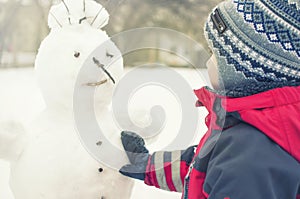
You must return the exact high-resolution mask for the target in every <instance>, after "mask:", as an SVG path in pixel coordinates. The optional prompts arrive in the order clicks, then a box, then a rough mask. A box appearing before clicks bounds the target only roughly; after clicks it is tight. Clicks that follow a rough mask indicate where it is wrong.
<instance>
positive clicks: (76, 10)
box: [0, 0, 133, 199]
mask: <svg viewBox="0 0 300 199" xmlns="http://www.w3.org/2000/svg"><path fill="white" fill-rule="evenodd" d="M108 19H109V14H108V13H107V11H106V10H105V8H104V7H102V6H101V5H100V4H98V3H96V2H95V1H93V0H65V1H61V2H60V3H59V4H57V5H53V6H52V8H51V10H50V12H49V17H48V25H49V27H50V29H51V31H50V33H49V35H48V36H47V37H46V38H45V39H44V41H43V42H42V43H41V46H40V49H39V51H38V54H37V57H36V62H35V70H36V75H37V79H38V84H39V86H40V89H41V91H42V95H43V97H44V100H45V103H46V109H45V110H44V111H43V112H42V113H41V114H40V115H39V116H38V117H37V119H36V120H35V121H34V122H33V123H32V125H30V126H29V127H26V131H24V130H23V129H22V126H19V127H18V128H17V127H16V126H13V128H11V127H8V129H7V131H5V130H4V131H1V132H0V138H1V139H0V158H3V159H6V160H9V161H10V163H11V164H10V165H11V173H10V187H11V190H12V192H13V194H14V197H15V198H16V199H70V198H72V199H82V198H85V199H115V198H118V199H119V198H122V199H126V198H130V195H131V190H132V187H133V181H132V180H130V179H128V178H126V177H123V176H121V175H120V174H118V171H117V170H115V169H112V168H110V167H108V166H106V165H104V164H101V163H99V162H98V161H96V160H95V159H93V158H92V157H91V156H90V154H89V153H88V152H87V151H86V150H85V149H84V147H83V146H82V144H81V142H80V139H79V137H78V135H77V132H76V130H75V125H74V119H73V104H72V103H73V101H72V100H73V91H74V85H75V81H76V77H77V75H78V72H79V70H80V68H81V66H82V65H83V64H84V62H85V60H86V59H87V58H88V57H89V55H90V54H91V53H92V52H93V51H94V50H95V49H96V48H97V47H98V46H100V45H101V43H103V42H104V41H107V40H109V37H108V35H107V34H106V32H105V31H103V30H101V28H103V27H104V26H105V25H106V24H107V23H108ZM108 43H109V45H105V46H104V47H103V48H102V49H101V50H100V54H99V50H98V51H97V53H98V54H97V55H98V56H95V57H93V59H92V62H93V64H92V66H91V67H93V69H92V70H91V72H96V73H99V74H100V73H101V78H102V79H99V78H94V77H95V75H91V77H92V78H91V79H89V81H87V82H85V84H83V85H82V86H83V87H85V88H86V89H90V88H91V87H93V88H94V89H95V87H96V92H95V96H94V99H95V104H96V105H97V106H96V110H86V111H95V114H96V116H97V118H98V119H101V120H102V121H104V125H103V126H101V128H103V129H104V132H106V133H107V134H106V135H105V136H107V138H108V140H110V141H111V142H112V143H114V144H115V145H116V146H119V147H121V145H120V143H119V132H120V131H119V130H118V128H117V127H116V126H114V125H113V122H112V119H111V118H107V115H109V114H110V108H109V105H110V103H111V99H112V95H113V90H114V88H115V85H116V83H117V82H118V81H119V79H120V78H121V76H122V74H123V60H122V58H119V59H117V60H115V61H114V62H113V64H111V65H110V67H109V68H106V67H105V66H106V65H107V64H108V63H110V62H111V61H112V59H114V56H115V55H116V54H117V53H120V52H119V51H118V49H117V47H116V46H115V45H114V43H113V42H111V41H109V42H108ZM115 57H117V56H115ZM87 77H89V76H88V74H87ZM102 123H103V122H102ZM3 129H5V126H4V127H3ZM11 129H13V130H11ZM25 132H26V133H25ZM95 142H96V140H95ZM107 153H109V152H107ZM124 164H125V163H124Z"/></svg>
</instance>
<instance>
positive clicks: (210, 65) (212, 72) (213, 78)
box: [206, 55, 219, 89]
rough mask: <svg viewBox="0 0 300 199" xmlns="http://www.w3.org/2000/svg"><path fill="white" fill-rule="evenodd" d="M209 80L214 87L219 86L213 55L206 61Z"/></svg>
mask: <svg viewBox="0 0 300 199" xmlns="http://www.w3.org/2000/svg"><path fill="white" fill-rule="evenodd" d="M206 67H207V71H208V75H209V79H210V82H211V84H212V86H213V88H214V89H218V88H219V80H218V79H219V77H218V76H219V75H218V64H217V61H216V58H215V56H214V55H212V56H211V57H210V59H209V60H208V61H207V62H206Z"/></svg>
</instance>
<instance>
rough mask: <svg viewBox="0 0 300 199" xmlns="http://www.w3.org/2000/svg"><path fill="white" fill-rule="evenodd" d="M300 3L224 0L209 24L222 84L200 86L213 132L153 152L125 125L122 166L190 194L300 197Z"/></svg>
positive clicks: (213, 65) (212, 69)
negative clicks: (179, 147) (177, 147)
mask: <svg viewBox="0 0 300 199" xmlns="http://www.w3.org/2000/svg"><path fill="white" fill-rule="evenodd" d="M299 6H300V4H299V0H230V1H226V2H222V3H221V4H219V5H218V6H217V8H216V9H215V10H214V11H213V13H212V14H211V15H210V17H209V19H208V21H207V23H206V27H205V34H206V38H207V40H208V42H209V45H210V47H211V49H212V51H213V55H212V57H211V59H210V60H209V61H208V62H207V65H208V70H209V73H210V79H211V82H212V84H213V86H214V90H210V89H208V88H202V89H199V90H196V91H195V94H196V96H197V97H198V100H199V101H198V105H201V106H205V107H206V108H207V109H208V111H209V115H208V116H207V118H206V124H207V126H208V132H207V133H206V134H205V135H204V137H203V138H202V139H201V141H200V143H199V145H198V146H196V147H189V148H188V149H187V150H185V151H173V152H155V153H154V154H152V155H150V154H149V153H148V150H147V149H146V148H145V146H144V141H143V139H142V138H141V137H139V136H138V135H136V134H135V133H131V132H126V131H124V132H122V136H121V139H122V143H123V146H124V148H125V150H126V151H127V155H128V157H129V160H130V162H131V164H130V165H126V166H124V167H122V168H121V170H120V172H121V173H122V174H124V175H126V176H129V177H133V178H136V179H140V180H144V182H145V183H146V184H147V185H151V186H156V187H157V188H161V189H165V190H169V191H177V192H182V198H183V199H187V198H189V199H207V198H209V199H300V164H299V161H300V120H299V118H300V86H299V85H300V60H299V56H300V12H299ZM216 76H217V77H216ZM194 148H196V150H194ZM176 154H178V155H176ZM176 157H179V158H176Z"/></svg>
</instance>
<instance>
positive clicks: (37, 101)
mask: <svg viewBox="0 0 300 199" xmlns="http://www.w3.org/2000/svg"><path fill="white" fill-rule="evenodd" d="M154 70H155V69H154ZM126 71H128V70H126ZM176 71H177V72H179V73H180V74H181V75H182V76H183V77H184V78H185V79H186V80H187V81H188V82H189V83H190V85H191V87H192V88H199V87H201V86H203V85H204V84H205V82H203V77H202V76H199V74H197V72H195V70H193V69H176ZM203 74H206V73H205V71H204V72H203ZM0 91H1V103H0V110H1V112H0V123H1V122H3V121H18V122H22V123H23V124H24V125H27V124H30V123H31V122H32V121H33V120H34V119H35V118H36V117H37V116H38V115H39V113H40V112H41V111H42V110H43V109H44V108H45V104H44V102H43V98H42V95H41V93H40V91H39V89H38V86H37V84H36V82H35V77H34V71H33V69H31V68H28V69H7V70H1V71H0ZM153 92H155V91H153ZM152 94H153V95H155V93H152ZM199 111H200V114H201V117H200V120H201V121H204V117H205V115H206V111H205V110H204V109H202V108H200V109H199ZM166 112H171V113H172V108H171V109H170V110H167V111H166ZM168 119H169V118H168ZM172 119H174V118H170V119H169V122H171V123H172ZM168 130H169V129H164V130H163V131H162V134H170V133H172V132H169V131H168ZM205 131H206V127H205V125H204V122H201V123H200V124H199V135H197V138H195V141H194V143H197V142H198V141H199V139H200V138H201V136H202V135H203V133H204V132H205ZM57 136H58V137H57V138H59V137H60V136H59V135H57ZM62 137H63V136H62ZM63 139H64V138H63ZM66 141H67V140H66ZM169 141H170V140H169V139H168V137H164V136H163V140H160V142H154V143H153V144H152V145H153V148H154V150H155V148H156V147H157V148H160V146H157V145H156V143H157V144H158V145H161V144H162V143H163V144H165V143H168V142H169ZM61 142H62V140H61ZM52 150H54V151H55V150H59V149H55V148H53V149H52ZM55 153H56V154H63V153H61V152H60V151H55ZM36 154H37V155H39V156H40V154H38V151H37V152H36ZM44 157H45V158H51V157H47V155H44ZM62 157H64V156H63V155H62ZM35 161H36V162H35V163H34V164H35V165H34V166H32V167H35V168H36V166H37V165H38V164H39V162H38V160H35ZM69 161H70V164H73V165H74V166H75V165H76V164H79V163H78V162H74V161H76V159H74V160H72V159H71V160H69ZM72 161H73V162H72ZM26 164H27V165H25V166H24V168H27V169H30V168H31V164H33V163H32V162H27V163H26ZM60 166H61V167H63V166H64V165H63V164H61V165H60ZM81 169H84V168H81ZM9 171H10V169H9V165H8V163H7V162H3V161H1V160H0V176H1V177H0V198H1V199H2V198H3V199H14V198H13V195H12V193H11V190H10V189H9V184H8V179H9ZM42 171H43V169H42V168H41V169H40V171H38V172H42ZM44 171H47V169H45V170H44ZM18 172H19V173H18V175H20V176H22V175H25V176H26V170H25V169H24V170H22V167H20V168H19V171H18ZM38 172H37V173H36V175H40V174H41V173H40V174H38ZM58 172H59V171H58ZM86 172H87V173H86V174H85V173H83V174H82V175H83V176H85V175H86V176H89V175H88V173H90V172H94V171H86ZM54 174H55V172H54ZM95 175H98V174H96V172H95ZM35 177H38V176H33V178H35ZM99 177H100V176H99ZM96 181H97V179H96V178H95V180H93V179H86V182H85V183H90V186H89V185H85V186H84V187H85V189H88V187H94V186H95V183H97V182H96ZM18 183H19V186H20V187H21V188H22V189H29V190H32V191H33V190H35V189H34V188H35V187H34V186H37V185H35V184H31V183H32V182H27V181H24V182H18ZM66 183H67V182H66ZM73 183H75V184H76V183H77V182H73ZM78 183H79V182H78ZM61 186H63V185H57V186H52V187H58V189H57V190H48V191H52V192H57V194H59V187H61ZM45 187H47V186H45ZM78 187H80V184H78ZM83 191H84V192H89V191H90V190H83ZM113 192H114V190H110V189H109V186H108V189H107V195H106V198H107V199H110V198H114V197H113V194H114V193H113ZM45 193H47V192H45ZM78 194H80V191H79V192H78ZM110 195H112V197H109V196H110ZM125 195H126V194H125ZM104 196H105V195H104ZM20 198H22V197H20ZM41 198H48V197H46V196H45V197H41ZM49 198H51V197H49ZM53 198H55V197H53ZM138 198H139V199H140V198H144V199H150V198H151V199H153V198H164V199H176V198H178V199H179V198H180V194H178V193H169V192H166V191H161V190H158V189H156V188H153V187H148V186H146V185H144V184H143V183H142V182H140V181H136V183H135V186H134V189H133V191H132V195H131V199H138ZM32 199H34V198H32Z"/></svg>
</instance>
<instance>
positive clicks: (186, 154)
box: [144, 146, 195, 192]
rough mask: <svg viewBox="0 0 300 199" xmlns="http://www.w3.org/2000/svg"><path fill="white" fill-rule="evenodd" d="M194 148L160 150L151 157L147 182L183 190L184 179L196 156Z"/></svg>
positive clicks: (168, 189) (156, 185) (176, 190)
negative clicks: (169, 150)
mask: <svg viewBox="0 0 300 199" xmlns="http://www.w3.org/2000/svg"><path fill="white" fill-rule="evenodd" d="M194 148H195V146H193V147H189V148H188V149H187V150H180V151H172V152H166V151H159V152H155V153H153V155H152V156H151V157H150V158H149V160H148V164H147V168H146V175H145V180H144V182H145V184H147V185H150V186H155V187H157V188H160V189H163V190H167V191H175V192H182V188H183V180H184V177H185V175H186V174H187V171H188V168H189V165H190V163H191V161H192V159H193V157H194Z"/></svg>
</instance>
